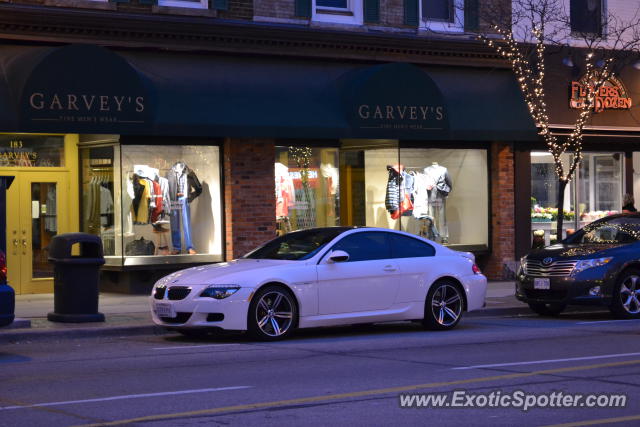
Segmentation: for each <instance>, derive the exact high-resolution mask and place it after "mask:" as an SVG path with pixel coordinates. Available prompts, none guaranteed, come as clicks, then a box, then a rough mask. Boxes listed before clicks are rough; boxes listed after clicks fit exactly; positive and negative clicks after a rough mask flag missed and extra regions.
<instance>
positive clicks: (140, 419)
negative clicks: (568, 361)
mask: <svg viewBox="0 0 640 427" xmlns="http://www.w3.org/2000/svg"><path fill="white" fill-rule="evenodd" d="M629 365H640V360H626V361H623V362H610V363H599V364H596V365H586V366H571V367H567V368H557V369H546V370H543V371H533V372H517V373H513V374H504V375H493V376H490V377H478V378H467V379H464V380H455V381H443V382H437V383H426V384H414V385H407V386H399V387H389V388H380V389H373V390H363V391H354V392H349V393H339V394H328V395H325V396H311V397H300V398H295V399H288V400H276V401H272V402H258V403H248V404H245V405H234V406H223V407H220V408H212V409H200V410H197V411H187V412H175V413H172V414H158V415H147V416H143V417H138V418H129V419H126V420H116V421H105V422H102V423H96V424H84V425H82V426H78V427H99V426H118V425H125V424H132V423H137V422H146V421H160V420H170V419H175V418H182V417H193V416H201V415H216V414H222V413H225V412H238V411H250V410H255V409H265V408H274V407H282V406H291V405H300V404H305V403H316V402H326V401H332V400H339V399H346V398H353V397H363V396H375V395H380V394H391V393H403V392H409V391H414V390H424V389H430V388H440V387H446V386H458V385H461V384H473V383H481V382H488V381H500V380H510V379H516V378H526V377H532V376H536V375H552V374H559V373H565V372H574V371H586V370H589V369H598V368H613V367H618V366H629Z"/></svg>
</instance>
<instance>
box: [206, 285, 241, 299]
mask: <svg viewBox="0 0 640 427" xmlns="http://www.w3.org/2000/svg"><path fill="white" fill-rule="evenodd" d="M238 289H240V286H234V285H215V286H209V287H208V288H207V289H205V290H204V291H202V293H201V294H200V296H201V297H205V298H215V299H225V298H227V297H230V296H231V295H233V294H235V293H236V292H238Z"/></svg>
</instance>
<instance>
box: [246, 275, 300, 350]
mask: <svg viewBox="0 0 640 427" xmlns="http://www.w3.org/2000/svg"><path fill="white" fill-rule="evenodd" d="M296 319H297V308H296V305H295V302H294V300H293V296H292V295H291V293H289V292H288V291H287V290H286V289H284V288H282V287H279V286H269V287H267V288H263V289H261V290H260V291H259V292H258V293H257V294H256V295H255V296H254V297H253V299H252V301H251V305H250V308H249V325H248V327H249V332H250V333H251V334H252V335H253V336H254V337H256V338H259V339H264V340H277V339H281V338H284V337H285V336H287V335H289V334H290V333H291V331H292V330H293V328H294V326H295V321H296Z"/></svg>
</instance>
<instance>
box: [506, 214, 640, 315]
mask: <svg viewBox="0 0 640 427" xmlns="http://www.w3.org/2000/svg"><path fill="white" fill-rule="evenodd" d="M516 298H518V299H519V300H520V301H524V302H526V303H527V304H529V307H531V309H532V310H533V311H535V312H536V313H539V314H542V315H557V314H559V313H561V312H562V311H563V310H564V309H565V307H566V306H567V305H569V304H580V305H603V306H607V307H609V309H610V310H611V312H613V313H614V314H615V315H616V316H617V317H620V318H627V319H633V318H638V317H640V213H639V214H619V215H612V216H608V217H606V218H602V219H599V220H597V221H594V222H592V223H590V224H588V225H586V226H585V227H584V228H582V229H580V230H578V231H577V232H576V233H574V234H573V235H571V236H569V237H567V238H566V239H565V240H563V241H561V242H560V243H558V244H555V245H551V246H547V247H545V248H542V249H537V250H534V251H532V252H531V253H529V254H528V255H526V256H524V257H522V259H521V260H520V268H519V269H518V275H517V278H516Z"/></svg>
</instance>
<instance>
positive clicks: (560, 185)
mask: <svg viewBox="0 0 640 427" xmlns="http://www.w3.org/2000/svg"><path fill="white" fill-rule="evenodd" d="M567 184H568V181H565V180H563V179H559V180H558V219H557V228H556V238H557V241H558V242H559V241H560V240H562V223H563V221H564V190H565V189H566V188H567Z"/></svg>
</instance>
